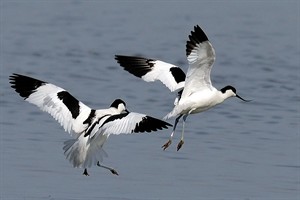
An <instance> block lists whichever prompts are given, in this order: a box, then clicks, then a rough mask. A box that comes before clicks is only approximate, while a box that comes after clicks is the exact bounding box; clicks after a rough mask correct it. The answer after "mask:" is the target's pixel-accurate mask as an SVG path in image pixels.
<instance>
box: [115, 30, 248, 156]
mask: <svg viewBox="0 0 300 200" xmlns="http://www.w3.org/2000/svg"><path fill="white" fill-rule="evenodd" d="M186 56H187V60H188V63H189V68H188V70H187V74H185V73H184V72H183V71H182V69H180V68H179V67H178V66H176V65H173V64H169V63H166V62H163V61H160V60H156V59H148V58H143V57H137V56H124V55H116V56H115V59H116V60H117V62H118V63H119V64H120V65H121V66H122V67H123V68H124V70H126V71H128V72H129V73H131V74H133V75H135V76H137V77H139V78H142V79H143V80H144V81H147V82H153V81H156V80H158V81H161V82H162V83H163V84H164V85H165V86H166V87H167V88H169V89H170V90H171V92H178V96H177V98H176V99H175V101H174V108H173V110H172V111H171V112H170V113H169V114H167V115H166V116H165V117H164V119H169V118H172V117H176V120H175V124H174V126H173V131H172V133H171V136H170V139H169V140H168V141H167V143H165V144H164V145H163V146H162V148H163V149H164V150H165V149H166V148H168V147H169V145H170V144H171V142H172V138H173V135H174V132H175V129H176V126H177V123H178V121H179V119H180V118H181V117H183V128H182V134H181V140H180V142H179V143H178V145H177V151H178V150H179V149H180V148H181V146H182V145H183V143H184V140H183V137H184V125H185V121H186V118H187V116H188V115H189V114H194V113H199V112H203V111H206V110H208V109H209V108H212V107H214V106H216V105H218V104H220V103H222V102H223V101H224V100H225V99H227V98H229V97H238V98H240V99H241V100H243V101H248V100H245V99H243V98H241V97H240V96H239V95H237V93H236V89H235V88H234V87H232V86H230V85H228V86H226V87H224V88H222V89H221V90H217V89H216V88H215V87H214V86H212V84H211V80H210V72H211V68H212V66H213V63H214V61H215V50H214V48H213V47H212V45H211V43H210V42H209V40H208V38H207V36H206V35H205V33H204V32H203V30H202V29H201V28H200V27H199V26H198V25H197V26H195V27H194V31H191V35H189V40H188V41H187V43H186Z"/></svg>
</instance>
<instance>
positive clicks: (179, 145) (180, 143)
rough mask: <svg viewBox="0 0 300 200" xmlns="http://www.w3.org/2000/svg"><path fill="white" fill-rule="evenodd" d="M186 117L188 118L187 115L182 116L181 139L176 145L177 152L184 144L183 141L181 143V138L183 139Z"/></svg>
mask: <svg viewBox="0 0 300 200" xmlns="http://www.w3.org/2000/svg"><path fill="white" fill-rule="evenodd" d="M187 116H188V115H184V116H183V122H182V133H181V139H180V142H179V143H178V145H177V151H179V149H180V148H181V147H182V145H183V144H184V141H183V137H184V125H185V120H186V118H187Z"/></svg>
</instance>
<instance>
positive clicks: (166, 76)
mask: <svg viewBox="0 0 300 200" xmlns="http://www.w3.org/2000/svg"><path fill="white" fill-rule="evenodd" d="M115 59H116V60H117V62H118V63H119V64H120V65H121V66H122V67H123V68H124V70H126V71H128V72H129V73H131V74H133V75H135V76H137V77H139V78H142V79H143V80H144V81H147V82H153V81H156V80H158V81H161V82H162V83H163V84H164V85H165V86H166V87H167V88H169V89H170V90H171V92H173V91H177V90H179V89H182V88H183V87H184V80H185V73H184V72H183V71H182V69H180V68H179V67H178V66H175V65H173V64H170V63H166V62H163V61H160V60H154V59H148V58H143V57H137V56H123V55H116V56H115Z"/></svg>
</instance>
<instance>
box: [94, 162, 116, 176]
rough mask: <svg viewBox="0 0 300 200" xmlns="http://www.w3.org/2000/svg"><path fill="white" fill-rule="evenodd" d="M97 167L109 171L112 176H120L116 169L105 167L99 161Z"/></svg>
mask: <svg viewBox="0 0 300 200" xmlns="http://www.w3.org/2000/svg"><path fill="white" fill-rule="evenodd" d="M97 166H98V167H102V168H104V169H108V170H109V171H110V172H111V173H112V174H115V175H119V174H118V172H117V171H116V170H115V169H113V168H111V167H107V166H105V165H101V164H100V162H99V161H98V162H97Z"/></svg>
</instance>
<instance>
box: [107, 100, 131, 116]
mask: <svg viewBox="0 0 300 200" xmlns="http://www.w3.org/2000/svg"><path fill="white" fill-rule="evenodd" d="M110 107H112V108H116V109H117V110H118V111H119V112H120V113H122V112H126V113H128V112H129V111H128V110H127V109H126V103H125V102H124V101H123V100H122V99H116V100H114V102H113V103H112V104H111V105H110Z"/></svg>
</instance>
